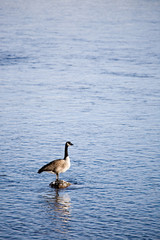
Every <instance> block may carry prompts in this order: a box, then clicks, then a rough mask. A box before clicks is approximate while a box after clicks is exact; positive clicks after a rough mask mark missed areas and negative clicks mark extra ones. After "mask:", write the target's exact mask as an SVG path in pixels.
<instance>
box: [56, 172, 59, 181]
mask: <svg viewBox="0 0 160 240" xmlns="http://www.w3.org/2000/svg"><path fill="white" fill-rule="evenodd" d="M58 181H59V174H58V173H56V182H58Z"/></svg>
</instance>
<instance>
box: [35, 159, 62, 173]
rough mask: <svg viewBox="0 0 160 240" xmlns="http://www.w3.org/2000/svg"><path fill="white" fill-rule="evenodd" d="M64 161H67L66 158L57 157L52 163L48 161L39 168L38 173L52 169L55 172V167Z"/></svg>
mask: <svg viewBox="0 0 160 240" xmlns="http://www.w3.org/2000/svg"><path fill="white" fill-rule="evenodd" d="M63 161H65V160H64V159H57V160H54V161H52V162H50V163H47V164H46V165H44V166H43V167H42V168H40V169H39V170H38V173H41V172H43V171H51V172H54V171H55V169H56V168H57V167H59V164H60V163H61V164H63Z"/></svg>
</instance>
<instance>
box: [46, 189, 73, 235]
mask: <svg viewBox="0 0 160 240" xmlns="http://www.w3.org/2000/svg"><path fill="white" fill-rule="evenodd" d="M45 199H46V202H47V203H48V206H47V212H48V214H49V215H50V217H52V220H54V224H55V225H57V231H61V232H63V231H65V228H66V226H67V223H68V221H69V220H70V219H71V213H70V208H71V199H70V196H69V195H68V193H62V192H61V191H60V190H58V189H55V195H54V194H53V193H50V194H48V195H47V196H45ZM55 225H54V226H55ZM55 230H56V229H55Z"/></svg>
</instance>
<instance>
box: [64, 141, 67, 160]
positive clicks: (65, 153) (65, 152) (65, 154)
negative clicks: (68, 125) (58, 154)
mask: <svg viewBox="0 0 160 240" xmlns="http://www.w3.org/2000/svg"><path fill="white" fill-rule="evenodd" d="M66 157H68V145H67V143H66V145H65V151H64V159H65V158H66Z"/></svg>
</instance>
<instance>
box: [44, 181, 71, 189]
mask: <svg viewBox="0 0 160 240" xmlns="http://www.w3.org/2000/svg"><path fill="white" fill-rule="evenodd" d="M70 185H71V183H69V182H65V181H64V180H56V181H54V182H51V183H50V184H49V186H50V187H52V188H58V189H59V188H66V187H69V186H70Z"/></svg>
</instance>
